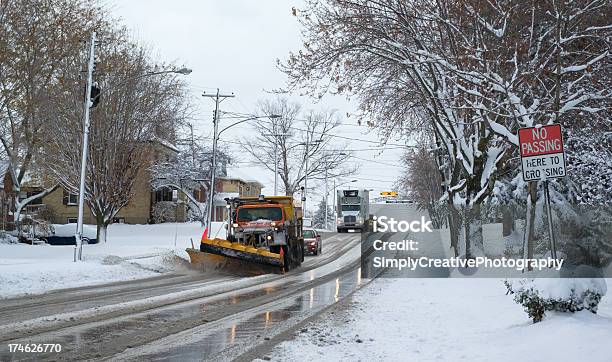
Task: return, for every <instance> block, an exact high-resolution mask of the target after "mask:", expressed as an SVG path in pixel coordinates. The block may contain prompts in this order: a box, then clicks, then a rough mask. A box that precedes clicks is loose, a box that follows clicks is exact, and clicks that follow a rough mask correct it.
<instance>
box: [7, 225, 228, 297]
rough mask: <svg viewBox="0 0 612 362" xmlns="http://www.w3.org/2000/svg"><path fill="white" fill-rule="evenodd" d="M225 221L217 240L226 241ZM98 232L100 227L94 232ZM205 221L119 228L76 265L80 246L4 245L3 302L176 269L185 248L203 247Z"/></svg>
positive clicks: (90, 248)
mask: <svg viewBox="0 0 612 362" xmlns="http://www.w3.org/2000/svg"><path fill="white" fill-rule="evenodd" d="M222 225H223V224H222V223H214V224H213V236H214V235H215V234H216V233H218V234H219V236H220V237H224V235H225V234H224V230H223V229H222ZM94 230H95V229H94ZM202 232H203V228H202V226H201V225H200V223H166V224H155V225H128V224H113V225H111V226H110V227H109V230H108V241H107V242H106V243H104V244H93V245H85V246H83V262H78V263H74V262H73V255H74V246H50V245H26V244H4V243H3V244H0V298H6V297H11V296H18V295H25V294H37V293H43V292H46V291H49V290H53V289H61V288H71V287H78V286H84V285H94V284H102V283H110V282H116V281H123V280H133V279H138V278H146V277H152V276H156V275H159V274H160V273H164V272H168V271H172V270H173V268H174V264H173V263H170V262H169V260H170V259H171V257H172V256H174V255H178V256H179V257H183V258H185V259H187V258H188V257H187V253H186V252H185V251H184V250H185V248H187V247H191V239H193V243H194V245H195V246H196V247H197V246H198V245H199V241H200V238H201V236H202Z"/></svg>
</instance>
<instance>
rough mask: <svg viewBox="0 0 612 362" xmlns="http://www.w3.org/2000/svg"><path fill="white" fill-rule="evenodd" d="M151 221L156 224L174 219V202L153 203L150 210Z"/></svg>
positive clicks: (173, 220)
mask: <svg viewBox="0 0 612 362" xmlns="http://www.w3.org/2000/svg"><path fill="white" fill-rule="evenodd" d="M151 217H152V218H153V222H154V223H156V224H159V223H164V222H175V221H176V203H175V202H172V201H160V202H156V203H155V205H153V211H152V212H151Z"/></svg>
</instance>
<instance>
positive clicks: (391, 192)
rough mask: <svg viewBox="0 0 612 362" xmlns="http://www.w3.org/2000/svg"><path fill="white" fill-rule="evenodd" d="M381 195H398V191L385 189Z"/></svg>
mask: <svg viewBox="0 0 612 362" xmlns="http://www.w3.org/2000/svg"><path fill="white" fill-rule="evenodd" d="M380 196H391V197H397V191H383V192H381V193H380Z"/></svg>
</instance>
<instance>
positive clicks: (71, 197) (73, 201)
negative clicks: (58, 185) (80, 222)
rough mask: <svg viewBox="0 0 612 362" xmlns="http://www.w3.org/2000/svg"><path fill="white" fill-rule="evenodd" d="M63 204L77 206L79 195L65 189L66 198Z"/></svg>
mask: <svg viewBox="0 0 612 362" xmlns="http://www.w3.org/2000/svg"><path fill="white" fill-rule="evenodd" d="M63 204H64V205H68V206H75V205H78V204H79V195H77V194H72V193H69V192H67V191H64V199H63Z"/></svg>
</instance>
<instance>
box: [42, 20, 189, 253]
mask: <svg viewBox="0 0 612 362" xmlns="http://www.w3.org/2000/svg"><path fill="white" fill-rule="evenodd" d="M97 51H98V54H99V55H98V59H97V60H98V63H97V71H96V72H95V73H94V79H95V80H96V81H97V82H98V84H100V86H101V88H102V96H101V97H102V101H101V102H100V104H99V105H98V106H97V107H96V108H94V109H93V110H92V112H91V128H90V136H89V137H90V143H89V157H88V159H87V173H86V175H87V177H86V181H85V201H86V202H87V205H88V206H89V208H90V210H91V212H92V213H93V215H94V217H95V219H96V222H97V228H98V239H99V240H102V241H105V240H106V228H107V226H108V225H109V224H110V223H111V222H112V221H113V218H114V216H115V215H116V214H117V212H119V210H121V208H123V207H124V206H126V205H127V204H128V202H129V200H130V198H131V197H132V195H133V192H134V183H135V180H136V179H137V178H138V177H144V176H142V175H144V173H145V172H146V171H147V168H148V167H149V165H150V164H151V162H152V161H153V159H154V158H155V153H156V147H158V145H159V143H160V142H162V143H164V142H172V141H174V140H175V137H176V134H175V130H176V129H177V127H178V125H179V124H180V123H181V122H183V121H184V117H185V116H186V105H185V103H184V99H186V97H185V94H186V88H185V87H184V85H183V83H181V82H180V81H179V80H178V79H177V78H176V76H175V75H171V74H167V73H164V74H156V75H152V76H148V75H147V74H148V73H150V72H152V71H154V70H159V69H155V67H154V66H152V65H151V60H150V58H149V56H148V54H147V52H146V51H145V50H144V49H143V48H141V47H139V46H138V45H135V44H133V43H130V42H129V41H127V39H125V33H122V32H115V33H110V34H108V36H106V37H102V38H101V43H100V45H98V48H97ZM70 62H71V64H70ZM70 62H69V61H66V63H68V64H65V65H66V66H71V67H69V68H68V69H70V70H71V72H68V69H67V73H68V75H67V76H72V78H70V79H69V80H66V83H67V84H70V85H71V87H70V88H69V89H68V90H67V91H66V92H65V93H64V94H63V96H62V97H61V98H59V97H58V98H56V99H55V101H54V104H53V105H52V106H51V107H49V109H48V112H49V114H50V117H49V118H50V120H49V122H50V128H51V131H50V132H49V137H48V139H47V140H46V142H47V146H46V147H45V148H44V151H45V152H44V166H45V168H46V171H47V172H48V174H49V175H50V176H51V177H52V178H53V179H55V180H57V181H58V182H59V183H60V184H61V186H62V187H63V188H64V189H66V190H67V191H69V192H71V193H78V190H79V181H80V172H79V170H80V165H81V148H82V146H81V145H82V141H83V139H82V138H83V134H82V128H81V127H82V119H83V103H82V102H83V98H82V90H83V88H82V84H83V83H82V81H81V79H80V78H79V68H80V65H81V64H82V59H80V58H76V59H71V60H70ZM102 70H103V71H102Z"/></svg>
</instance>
